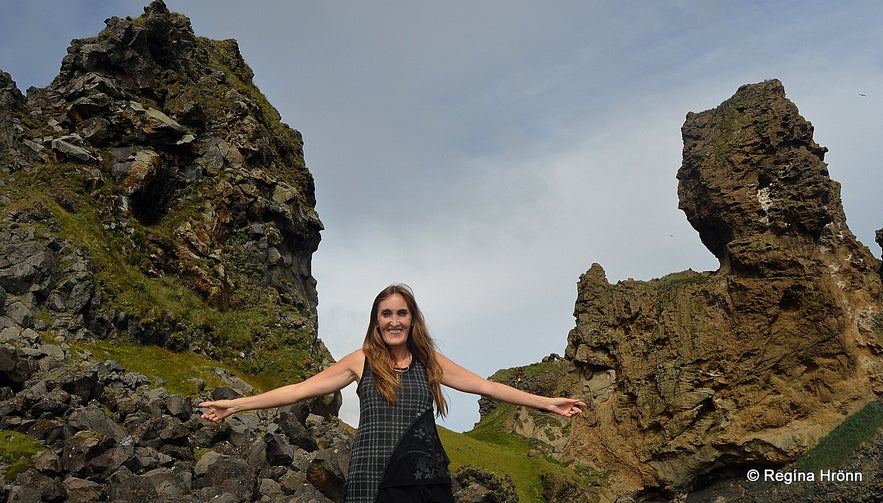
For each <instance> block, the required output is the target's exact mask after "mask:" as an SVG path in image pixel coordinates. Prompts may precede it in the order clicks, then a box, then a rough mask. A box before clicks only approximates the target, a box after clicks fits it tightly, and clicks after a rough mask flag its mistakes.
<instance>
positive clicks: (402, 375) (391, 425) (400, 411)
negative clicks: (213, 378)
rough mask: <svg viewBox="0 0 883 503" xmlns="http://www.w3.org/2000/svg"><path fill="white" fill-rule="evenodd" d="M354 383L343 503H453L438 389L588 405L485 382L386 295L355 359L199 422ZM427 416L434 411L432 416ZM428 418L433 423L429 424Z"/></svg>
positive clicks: (403, 295) (402, 296) (229, 404)
mask: <svg viewBox="0 0 883 503" xmlns="http://www.w3.org/2000/svg"><path fill="white" fill-rule="evenodd" d="M353 382H358V386H357V393H358V395H359V429H358V432H357V434H356V439H355V443H354V445H353V451H352V456H351V458H350V466H349V474H348V478H347V485H346V501H347V502H348V503H355V502H392V501H408V502H430V501H434V502H453V501H454V499H453V492H452V489H451V476H450V473H449V471H448V463H449V461H448V456H447V454H446V453H445V450H444V447H442V444H441V440H440V439H439V436H438V430H437V428H436V425H435V418H434V416H435V415H436V414H438V415H444V414H445V413H446V412H447V402H446V401H445V399H444V396H443V394H442V390H441V385H442V384H444V385H445V386H449V387H451V388H454V389H456V390H459V391H463V392H467V393H474V394H478V395H483V396H488V397H491V398H494V399H497V400H500V401H504V402H508V403H512V404H516V405H525V406H529V407H534V408H536V409H540V410H543V411H546V412H552V413H555V414H560V415H562V416H565V417H574V416H577V415H579V414H580V413H581V412H582V409H581V407H585V406H586V404H585V403H583V402H582V401H580V400H577V399H573V398H548V397H543V396H539V395H533V394H530V393H526V392H524V391H521V390H518V389H515V388H512V387H510V386H506V385H505V384H501V383H496V382H492V381H488V380H487V379H484V378H482V377H480V376H478V375H477V374H475V373H472V372H470V371H468V370H466V369H464V368H463V367H460V366H459V365H457V364H456V363H454V362H452V361H451V360H449V359H448V358H446V357H444V356H443V355H442V354H440V353H438V352H437V351H436V349H435V343H434V341H433V339H432V337H430V335H429V331H428V330H427V328H426V322H425V321H424V318H423V313H422V312H421V311H420V308H419V306H418V305H417V301H416V300H415V298H414V294H413V292H412V291H411V289H410V288H408V287H407V286H405V285H391V286H389V287H387V288H385V289H383V291H381V292H380V293H379V294H378V295H377V297H376V298H375V299H374V303H373V305H372V307H371V316H370V319H369V321H368V330H367V333H366V334H365V340H364V342H363V344H362V349H359V350H357V351H354V352H353V353H350V354H349V355H347V356H346V357H344V358H343V359H341V360H340V361H339V362H337V363H335V364H333V365H332V366H330V367H328V368H327V369H325V370H323V371H322V372H320V373H318V374H316V375H315V376H313V377H311V378H309V379H307V380H305V381H303V382H300V383H296V384H290V385H288V386H283V387H281V388H277V389H275V390H271V391H268V392H266V393H262V394H260V395H255V396H251V397H242V398H237V399H235V400H216V401H211V402H203V403H201V404H200V406H201V407H207V408H208V410H207V411H206V412H204V413H203V414H202V417H203V418H204V419H208V420H210V421H220V420H222V419H223V418H225V417H227V416H229V415H230V414H233V413H234V412H238V411H243V410H251V409H265V408H270V407H280V406H283V405H289V404H292V403H296V402H300V401H302V400H306V399H309V398H313V397H317V396H322V395H325V394H328V393H332V392H335V391H339V390H340V389H342V388H343V387H345V386H347V385H349V384H350V383H353ZM433 406H434V407H433ZM433 412H436V414H433Z"/></svg>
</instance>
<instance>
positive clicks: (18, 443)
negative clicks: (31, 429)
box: [0, 430, 44, 482]
mask: <svg viewBox="0 0 883 503" xmlns="http://www.w3.org/2000/svg"><path fill="white" fill-rule="evenodd" d="M43 449H44V447H43V444H42V443H40V441H39V440H37V439H35V438H34V437H31V436H29V435H24V434H22V433H18V432H15V431H9V430H0V462H2V463H3V464H6V465H9V466H8V467H7V468H6V473H5V474H4V476H3V477H4V479H5V480H6V481H7V482H12V481H13V480H15V478H16V477H17V476H18V474H19V473H21V472H24V471H25V470H27V469H28V468H30V466H31V462H30V458H31V456H33V455H34V454H37V453H38V452H40V451H42V450H43Z"/></svg>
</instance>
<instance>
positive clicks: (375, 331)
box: [362, 284, 448, 416]
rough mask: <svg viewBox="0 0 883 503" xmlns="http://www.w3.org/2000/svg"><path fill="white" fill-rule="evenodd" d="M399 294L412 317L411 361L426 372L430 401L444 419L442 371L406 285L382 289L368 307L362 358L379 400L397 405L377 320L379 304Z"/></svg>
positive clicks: (445, 408) (409, 346) (446, 406)
mask: <svg viewBox="0 0 883 503" xmlns="http://www.w3.org/2000/svg"><path fill="white" fill-rule="evenodd" d="M395 294H399V295H401V296H402V298H404V299H405V303H406V304H407V306H408V311H410V313H411V329H410V333H409V334H408V342H407V345H408V350H409V351H411V356H412V358H416V359H417V360H418V361H419V362H420V363H422V364H423V366H424V367H425V368H426V375H427V377H429V385H430V387H431V388H432V397H433V399H434V400H435V407H436V411H437V413H438V415H440V416H444V415H446V414H447V413H448V403H447V401H445V397H444V395H443V394H442V389H441V380H442V376H443V375H444V371H443V370H442V368H441V365H439V363H438V358H437V357H436V351H435V342H434V341H433V340H432V337H430V335H429V330H428V329H427V328H426V321H425V320H424V319H423V313H422V312H420V308H419V307H418V306H417V301H416V300H415V299H414V292H412V291H411V288H410V287H408V286H407V285H401V284H398V285H390V286H388V287H386V288H384V289H383V290H382V291H381V292H380V293H379V294H377V297H376V298H375V299H374V305H373V306H371V320H370V321H369V322H368V332H367V333H366V334H365V342H363V343H362V350H363V351H364V352H365V357H366V358H368V364H369V365H371V373H372V375H373V376H374V387H375V388H377V391H378V392H379V393H380V396H382V397H383V398H385V399H386V401H388V402H390V403H398V386H399V381H398V380H397V379H396V376H395V373H394V371H393V369H392V364H391V358H390V355H389V348H388V347H387V345H386V343H385V342H384V341H383V335H381V333H380V323H379V322H378V320H377V316H378V311H379V308H380V303H381V302H382V301H383V300H384V299H386V298H388V297H390V296H391V295H395Z"/></svg>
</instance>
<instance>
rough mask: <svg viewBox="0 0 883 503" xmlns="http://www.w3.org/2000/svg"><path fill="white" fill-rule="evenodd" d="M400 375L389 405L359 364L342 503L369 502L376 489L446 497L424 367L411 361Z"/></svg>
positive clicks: (443, 460) (447, 480)
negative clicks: (394, 397) (356, 405)
mask: <svg viewBox="0 0 883 503" xmlns="http://www.w3.org/2000/svg"><path fill="white" fill-rule="evenodd" d="M400 376H401V385H400V386H399V391H398V399H399V401H398V403H396V404H391V403H389V402H387V401H386V399H384V398H383V397H382V396H381V395H380V393H379V392H378V391H377V388H375V387H374V380H373V376H372V373H371V368H370V366H369V365H368V360H367V359H366V360H365V369H364V371H363V373H362V379H361V381H359V384H358V387H357V388H356V393H357V394H358V396H359V429H358V431H357V432H356V439H355V442H354V444H353V450H352V456H351V457H350V465H349V473H348V476H347V483H346V499H345V501H346V503H374V502H375V501H377V498H378V493H379V492H380V490H381V489H385V490H386V489H388V490H390V491H393V492H395V493H397V494H401V491H407V490H410V489H411V488H413V489H415V490H419V491H425V490H426V488H434V489H433V490H436V489H438V488H439V487H441V489H442V491H443V492H444V493H446V494H450V491H451V489H450V485H451V475H450V473H449V472H448V463H449V461H448V457H447V455H446V454H445V451H444V448H443V447H442V445H441V440H439V438H438V430H437V429H436V426H435V417H434V413H433V407H432V404H433V398H432V388H431V387H430V385H429V379H428V377H427V376H426V369H425V367H424V366H423V365H422V364H421V363H420V362H418V361H414V363H413V364H412V365H411V367H410V368H409V369H408V370H407V371H406V372H404V373H402V374H400ZM415 500H416V499H415ZM450 501H453V500H452V499H451V500H450Z"/></svg>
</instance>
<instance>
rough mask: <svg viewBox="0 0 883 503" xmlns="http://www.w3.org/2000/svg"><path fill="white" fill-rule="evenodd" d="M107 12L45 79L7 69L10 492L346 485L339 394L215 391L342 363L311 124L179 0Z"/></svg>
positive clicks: (178, 497) (3, 251)
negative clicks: (323, 335)
mask: <svg viewBox="0 0 883 503" xmlns="http://www.w3.org/2000/svg"><path fill="white" fill-rule="evenodd" d="M106 25H107V26H106V28H105V29H104V30H103V31H102V32H101V33H100V34H99V35H97V36H96V37H94V38H89V39H83V40H74V41H73V42H72V44H71V46H70V48H69V49H68V54H67V56H65V58H64V59H63V61H62V64H61V69H60V73H59V75H58V76H57V77H56V78H55V79H54V80H53V82H52V83H51V84H50V85H49V86H47V87H46V88H40V89H37V88H31V89H29V90H28V92H27V95H26V96H25V95H24V94H22V93H21V92H20V91H19V90H18V88H17V87H16V85H15V83H14V82H13V81H12V79H11V77H10V76H9V75H8V74H6V73H3V72H0V343H2V346H0V454H2V455H0V474H2V479H0V501H10V502H12V501H15V502H25V501H28V502H29V501H209V500H212V499H215V500H217V501H256V500H258V499H260V498H262V497H266V498H270V497H278V498H282V497H286V496H287V497H289V499H287V500H286V501H330V499H329V498H334V497H335V495H336V494H339V492H340V484H341V479H342V477H343V471H342V470H344V468H342V467H341V465H343V467H345V462H344V461H342V459H343V454H341V453H345V452H347V450H348V445H349V442H350V441H351V435H350V433H349V432H348V431H347V430H346V429H344V428H340V427H339V425H337V423H336V421H335V420H334V419H333V415H334V414H335V413H336V411H337V408H338V407H339V404H338V403H337V402H336V401H335V399H334V397H329V399H328V400H320V401H317V402H313V403H311V404H308V405H304V406H301V407H296V408H291V409H286V410H282V411H279V412H278V413H274V414H271V415H257V416H242V417H238V418H236V419H234V420H233V421H227V422H226V423H225V424H222V425H213V424H207V422H206V421H203V420H200V419H199V417H198V414H197V408H196V406H195V404H196V403H198V401H199V399H200V397H202V398H205V397H209V396H215V397H225V396H226V397H229V396H234V395H236V394H243V393H249V392H251V390H252V387H251V386H250V385H249V384H246V382H245V381H243V380H242V379H240V378H239V377H238V376H239V375H242V376H251V379H253V381H252V382H264V383H265V384H272V383H275V382H284V381H296V380H299V379H301V378H303V377H304V376H305V375H310V374H313V373H315V372H316V371H317V370H319V369H321V368H323V367H324V366H326V365H327V364H329V363H330V362H331V361H332V359H331V356H330V354H329V353H328V351H327V349H326V348H325V346H324V345H323V344H322V342H321V340H319V339H318V336H317V314H316V305H317V302H318V300H317V294H316V282H315V280H314V279H313V277H312V275H311V273H310V261H311V256H312V253H313V252H314V251H315V250H316V248H317V246H318V244H319V240H320V234H319V232H320V230H321V229H322V224H321V222H320V220H319V217H318V215H317V214H316V211H315V210H314V207H315V197H314V186H313V178H312V175H311V174H310V172H309V171H308V169H307V167H306V165H305V162H304V156H303V150H302V148H303V142H302V140H301V136H300V134H299V133H298V132H297V131H295V130H294V129H292V128H290V127H288V126H287V125H285V124H284V123H282V122H281V120H280V116H279V114H278V112H277V111H276V110H275V109H274V108H273V107H272V106H270V104H269V103H268V102H267V100H266V99H265V97H264V96H263V95H262V94H261V93H260V92H259V91H258V89H257V88H256V87H255V86H254V85H253V84H252V73H251V70H250V69H249V67H248V66H247V65H246V63H245V61H244V60H243V58H242V56H241V55H240V53H239V50H238V47H237V44H236V42H235V41H233V40H224V41H217V40H208V39H205V38H202V37H197V36H195V35H194V33H193V30H192V28H191V26H190V21H189V20H188V19H187V18H186V17H184V16H182V15H179V14H175V13H172V12H169V11H168V9H167V8H166V6H165V5H164V4H163V3H162V2H161V1H156V2H153V3H152V4H150V6H148V7H147V8H145V12H144V15H142V16H141V17H138V18H137V19H131V18H125V19H121V18H117V17H113V18H110V19H108V20H107V21H106ZM187 355H201V356H202V358H199V359H192V358H190V357H187ZM130 367H134V368H138V369H145V372H150V374H151V376H148V375H145V373H143V372H136V371H134V370H133V368H130ZM176 372H181V373H182V374H183V375H182V376H181V377H180V378H176V379H175V380H174V382H173V381H168V382H163V381H160V380H158V379H157V378H154V377H153V376H155V375H174V374H175V373H176ZM326 448H331V449H330V450H329V449H326ZM320 451H322V452H324V454H322V453H320ZM308 472H309V474H308ZM321 491H325V493H322V492H321ZM217 498H221V499H217Z"/></svg>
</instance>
